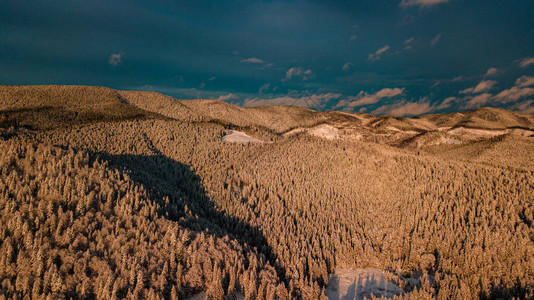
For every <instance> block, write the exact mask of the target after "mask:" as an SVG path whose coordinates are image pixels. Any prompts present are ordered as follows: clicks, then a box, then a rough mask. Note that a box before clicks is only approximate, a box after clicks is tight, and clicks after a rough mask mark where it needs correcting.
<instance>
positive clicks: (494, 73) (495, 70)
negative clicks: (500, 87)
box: [484, 68, 499, 76]
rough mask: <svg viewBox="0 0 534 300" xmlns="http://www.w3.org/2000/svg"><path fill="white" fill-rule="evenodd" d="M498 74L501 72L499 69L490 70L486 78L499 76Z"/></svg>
mask: <svg viewBox="0 0 534 300" xmlns="http://www.w3.org/2000/svg"><path fill="white" fill-rule="evenodd" d="M497 73H499V70H497V68H489V69H488V71H486V74H484V76H494V75H497Z"/></svg>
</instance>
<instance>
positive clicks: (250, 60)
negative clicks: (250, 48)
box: [241, 57, 266, 64]
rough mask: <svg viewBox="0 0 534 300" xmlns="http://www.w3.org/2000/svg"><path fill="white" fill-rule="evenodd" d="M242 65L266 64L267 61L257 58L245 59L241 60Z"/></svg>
mask: <svg viewBox="0 0 534 300" xmlns="http://www.w3.org/2000/svg"><path fill="white" fill-rule="evenodd" d="M241 62H242V63H249V64H264V63H266V62H265V61H263V60H261V59H259V58H256V57H251V58H243V59H242V60H241Z"/></svg>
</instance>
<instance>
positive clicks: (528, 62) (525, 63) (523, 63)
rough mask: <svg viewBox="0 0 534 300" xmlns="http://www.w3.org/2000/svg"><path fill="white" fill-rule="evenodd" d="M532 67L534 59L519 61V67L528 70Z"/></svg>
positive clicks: (528, 58) (526, 58) (527, 58)
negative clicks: (527, 68)
mask: <svg viewBox="0 0 534 300" xmlns="http://www.w3.org/2000/svg"><path fill="white" fill-rule="evenodd" d="M530 65H534V57H525V58H522V59H520V60H519V66H520V67H521V68H526V67H528V66H530Z"/></svg>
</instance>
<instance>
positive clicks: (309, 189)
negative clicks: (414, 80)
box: [0, 86, 534, 299]
mask: <svg viewBox="0 0 534 300" xmlns="http://www.w3.org/2000/svg"><path fill="white" fill-rule="evenodd" d="M460 114H461V115H458V114H449V115H427V116H421V117H418V118H411V119H409V118H394V117H375V116H371V115H367V114H346V113H341V112H315V111H312V110H306V109H301V108H296V107H283V106H281V107H265V108H261V107H260V108H240V107H236V106H232V105H229V104H226V103H223V102H218V101H215V100H176V99H173V98H170V97H167V96H163V95H159V94H156V93H148V92H130V91H129V92H124V91H115V90H111V89H107V88H100V87H75V86H72V87H67V86H27V87H12V86H10V87H7V86H6V87H0V153H1V155H0V220H1V222H0V298H2V299H41V298H42V299H63V298H64V299H68V298H75V299H122V298H128V299H187V298H188V297H191V296H194V295H198V294H202V295H205V296H206V297H207V298H208V299H240V298H242V297H244V298H245V299H326V298H327V297H326V293H325V290H326V288H327V286H328V284H329V275H330V274H332V273H333V272H334V271H335V270H336V268H341V269H351V270H356V269H362V268H376V269H379V270H381V271H383V272H384V273H385V274H387V276H388V278H389V280H391V281H392V282H393V283H395V284H396V285H398V286H399V287H400V288H401V289H402V290H403V291H404V293H403V294H402V295H398V296H396V298H399V299H400V298H405V299H430V298H436V299H498V298H502V299H511V298H514V297H515V298H516V299H532V298H534V135H533V133H534V132H533V131H532V130H534V117H533V116H532V115H523V114H519V113H515V112H510V111H505V110H501V109H479V110H475V111H469V112H464V113H460ZM325 126H328V127H327V128H328V130H329V131H328V133H329V135H328V136H325V135H323V136H321V134H318V133H321V132H324V130H323V131H321V130H317V128H326V127H325ZM443 128H446V129H443ZM230 129H232V130H240V131H242V132H245V133H246V134H248V135H250V136H252V137H254V138H256V139H258V140H259V141H263V142H257V143H227V142H222V141H221V138H222V137H223V136H225V135H226V134H227V133H228V130H230ZM451 141H454V142H451ZM407 278H411V280H407Z"/></svg>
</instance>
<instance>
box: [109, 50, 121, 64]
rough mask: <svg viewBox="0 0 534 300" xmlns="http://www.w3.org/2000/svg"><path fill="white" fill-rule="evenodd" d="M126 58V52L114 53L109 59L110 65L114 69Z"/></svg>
mask: <svg viewBox="0 0 534 300" xmlns="http://www.w3.org/2000/svg"><path fill="white" fill-rule="evenodd" d="M123 57H124V52H122V51H121V52H119V53H114V54H111V55H110V56H109V58H108V63H109V64H110V65H112V66H114V67H116V66H118V65H120V64H121V63H122V59H123Z"/></svg>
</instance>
